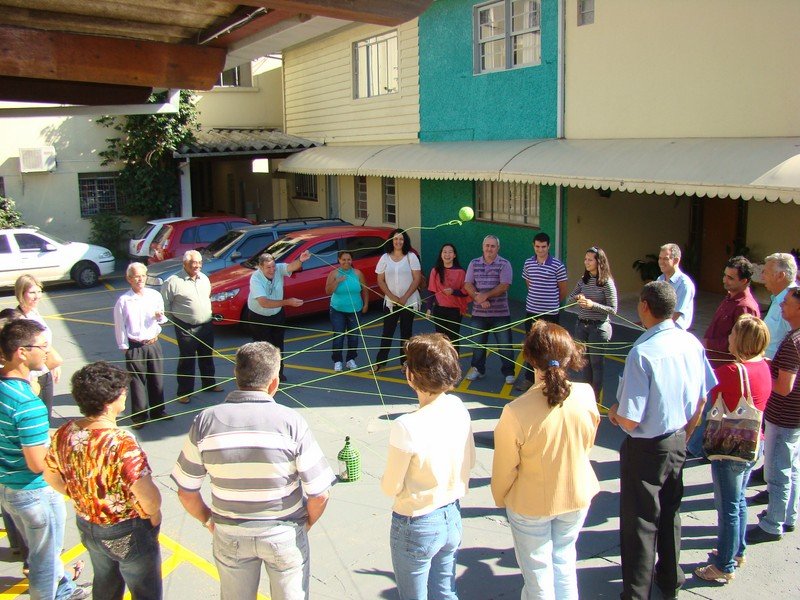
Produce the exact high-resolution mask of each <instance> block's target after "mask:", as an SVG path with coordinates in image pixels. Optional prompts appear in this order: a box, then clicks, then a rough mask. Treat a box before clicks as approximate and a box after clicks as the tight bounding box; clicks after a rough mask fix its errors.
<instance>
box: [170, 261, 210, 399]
mask: <svg viewBox="0 0 800 600" xmlns="http://www.w3.org/2000/svg"><path fill="white" fill-rule="evenodd" d="M202 268H203V257H202V255H201V254H200V253H199V252H198V251H197V250H188V251H187V252H186V253H185V254H184V255H183V270H182V271H179V272H178V273H176V274H175V275H173V276H172V277H170V278H169V279H167V280H166V281H165V282H164V285H162V286H161V295H162V296H163V298H164V310H165V312H166V314H167V317H169V320H170V321H172V324H173V325H174V326H175V339H176V340H177V341H178V354H179V358H178V373H177V375H178V402H182V403H184V404H186V403H188V402H189V400H190V398H191V395H192V393H194V363H195V359H196V360H197V365H198V367H199V368H200V385H201V389H202V390H203V391H210V392H221V391H223V389H222V386H220V385H217V384H216V381H215V379H214V375H215V373H216V371H215V369H214V328H213V327H212V325H211V298H210V297H211V282H210V281H209V280H208V277H207V276H206V274H205V273H203V272H202V270H201V269H202Z"/></svg>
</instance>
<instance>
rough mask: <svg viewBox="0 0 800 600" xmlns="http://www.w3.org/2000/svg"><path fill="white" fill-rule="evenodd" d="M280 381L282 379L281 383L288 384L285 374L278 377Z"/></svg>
mask: <svg viewBox="0 0 800 600" xmlns="http://www.w3.org/2000/svg"><path fill="white" fill-rule="evenodd" d="M278 379H280V380H281V383H286V381H287V379H286V375H284V374H283V373H281V374H280V375H278Z"/></svg>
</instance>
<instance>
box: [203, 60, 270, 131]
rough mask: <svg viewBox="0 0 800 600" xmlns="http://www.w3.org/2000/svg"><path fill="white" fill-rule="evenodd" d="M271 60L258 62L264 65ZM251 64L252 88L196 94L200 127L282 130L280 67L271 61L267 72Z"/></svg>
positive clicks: (228, 88) (219, 89)
mask: <svg viewBox="0 0 800 600" xmlns="http://www.w3.org/2000/svg"><path fill="white" fill-rule="evenodd" d="M267 60H270V59H260V61H267ZM260 61H255V62H254V63H253V87H239V88H237V87H216V88H214V89H212V90H211V91H208V92H197V97H198V101H197V110H198V112H199V117H200V123H201V124H202V126H203V127H274V128H277V129H282V128H283V75H282V72H281V68H280V66H281V63H280V61H277V60H274V59H272V60H270V63H269V65H268V66H267V67H266V70H260V69H259V63H260Z"/></svg>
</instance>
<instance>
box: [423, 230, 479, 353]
mask: <svg viewBox="0 0 800 600" xmlns="http://www.w3.org/2000/svg"><path fill="white" fill-rule="evenodd" d="M466 275H467V272H466V271H465V270H464V268H463V267H462V266H461V265H460V264H459V262H458V252H456V247H455V246H454V245H453V244H444V245H443V246H442V248H441V250H439V258H438V259H437V260H436V265H435V266H434V267H433V269H431V276H430V277H429V278H428V291H429V292H433V295H432V296H430V297H429V298H428V315H430V314H431V313H433V319H432V320H433V325H434V327H435V328H436V333H443V334H444V335H446V336H447V337H448V338H450V341H451V342H453V346H455V349H456V351H458V348H459V340H460V339H461V333H460V332H461V318H462V317H463V316H464V314H466V312H467V303H468V301H469V296H468V295H467V290H465V289H464V278H465V277H466Z"/></svg>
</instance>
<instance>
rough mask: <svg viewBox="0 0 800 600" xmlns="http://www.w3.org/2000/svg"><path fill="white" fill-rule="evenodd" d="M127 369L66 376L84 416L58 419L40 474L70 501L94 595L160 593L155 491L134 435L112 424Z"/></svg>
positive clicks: (96, 368)
mask: <svg viewBox="0 0 800 600" xmlns="http://www.w3.org/2000/svg"><path fill="white" fill-rule="evenodd" d="M129 381H130V377H129V376H128V374H127V373H126V372H124V371H122V370H120V369H118V368H116V367H114V366H112V365H110V364H108V363H106V362H102V361H101V362H96V363H92V364H90V365H87V366H85V367H83V368H82V369H81V370H80V371H77V372H76V373H75V374H74V375H73V376H72V395H73V397H74V398H75V401H76V402H77V404H78V408H80V411H81V413H82V414H83V415H84V418H82V419H78V420H76V421H70V422H69V423H67V424H65V425H62V426H61V427H60V428H59V429H58V431H56V433H55V435H54V436H53V442H52V445H51V446H50V450H49V451H48V453H47V457H46V459H45V460H46V464H47V468H46V469H45V471H44V478H45V480H46V481H47V483H49V484H50V485H51V486H52V487H53V488H55V489H56V490H58V491H59V492H61V493H62V494H64V495H66V496H69V497H70V498H71V499H72V501H73V502H74V503H75V512H76V513H77V519H76V520H77V524H78V530H79V531H80V535H81V541H82V542H83V545H84V546H86V549H87V550H88V551H89V557H90V558H91V560H92V567H93V570H94V583H93V597H94V598H95V600H97V599H106V598H107V599H109V600H112V599H113V600H120V599H121V598H122V597H123V595H124V593H125V586H126V584H127V586H128V589H129V590H130V592H131V595H132V596H133V598H134V599H135V600H144V599H146V600H160V599H161V597H162V591H161V549H160V547H159V545H158V531H159V526H160V524H161V494H160V493H159V491H158V488H157V487H156V485H155V483H154V482H153V478H152V476H151V470H150V465H149V464H148V462H147V456H146V455H145V453H144V451H143V450H142V448H141V447H140V446H139V443H138V442H137V441H136V438H135V437H134V436H133V434H131V433H130V432H128V431H125V430H124V429H120V428H119V427H118V426H117V416H118V415H119V414H120V413H121V412H122V411H123V410H124V409H125V398H126V395H127V386H128V383H129Z"/></svg>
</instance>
